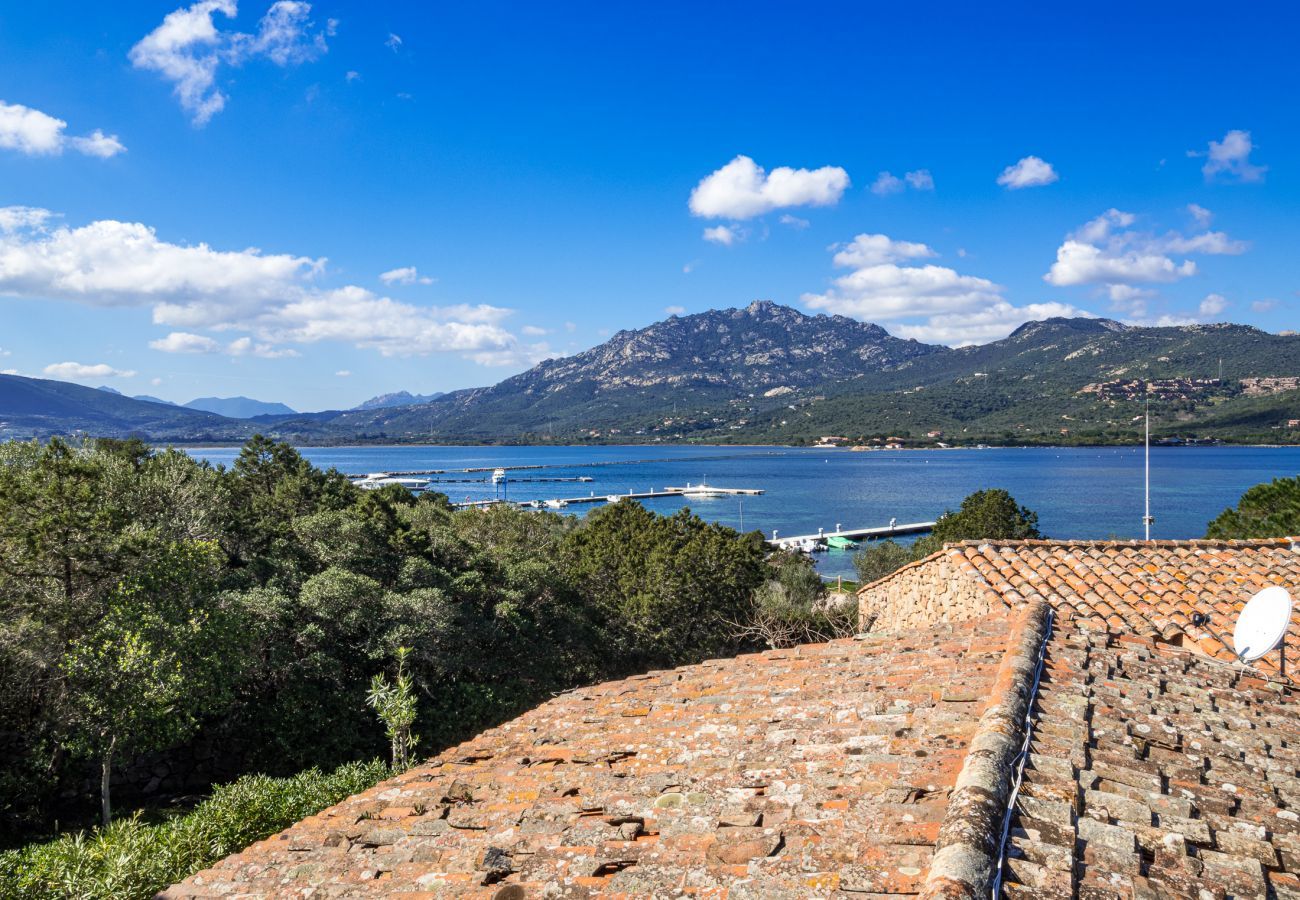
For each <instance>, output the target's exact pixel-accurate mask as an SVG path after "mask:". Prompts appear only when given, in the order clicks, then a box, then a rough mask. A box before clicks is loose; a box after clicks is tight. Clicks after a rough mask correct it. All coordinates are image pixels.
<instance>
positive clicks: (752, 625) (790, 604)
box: [735, 553, 858, 650]
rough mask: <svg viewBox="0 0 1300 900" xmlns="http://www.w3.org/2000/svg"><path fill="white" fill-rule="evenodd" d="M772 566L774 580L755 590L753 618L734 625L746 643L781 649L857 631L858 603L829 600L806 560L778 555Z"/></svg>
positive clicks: (771, 575) (751, 611) (751, 607)
mask: <svg viewBox="0 0 1300 900" xmlns="http://www.w3.org/2000/svg"><path fill="white" fill-rule="evenodd" d="M769 565H770V573H769V577H768V579H767V580H766V581H764V582H763V583H762V584H761V585H759V587H758V589H757V590H756V591H754V594H753V597H752V598H751V600H750V609H749V611H748V614H747V615H746V617H745V619H743V620H742V621H740V622H737V623H735V625H736V632H737V634H738V635H740V636H741V637H742V638H745V639H756V640H758V641H761V642H762V644H763V645H764V646H765V647H768V648H770V649H773V650H776V649H781V648H784V647H793V646H795V645H796V644H806V643H811V642H814V641H829V640H833V639H834V638H839V637H848V636H850V635H852V634H853V633H854V631H856V630H857V618H858V610H857V603H856V602H855V601H854V600H853V599H852V598H850V599H848V600H844V599H843V598H842V597H840V598H838V599H836V600H832V599H831V598H830V597H828V595H827V593H826V586H825V585H824V584H823V583H822V580H821V576H820V575H818V574H817V570H816V569H814V568H813V566H812V563H811V562H810V561H809V560H808V559H807V557H805V556H802V555H800V554H791V553H780V554H775V555H774V556H773V558H772V559H771V560H769Z"/></svg>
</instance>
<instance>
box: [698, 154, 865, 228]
mask: <svg viewBox="0 0 1300 900" xmlns="http://www.w3.org/2000/svg"><path fill="white" fill-rule="evenodd" d="M848 186H849V173H848V172H845V171H844V170H843V169H841V168H840V167H839V166H822V167H821V168H820V169H792V168H790V167H789V166H780V167H778V168H775V169H773V170H772V171H771V172H767V171H764V169H763V167H762V166H760V165H758V163H756V162H754V161H753V160H752V159H750V158H749V157H748V156H737V157H736V158H735V159H733V160H732V161H731V162H729V163H727V164H726V165H725V166H723V167H722V168H721V169H718V170H717V171H716V172H713V173H712V174H710V175H708V176H706V177H705V178H703V179H701V181H700V183H699V184H697V185H696V186H695V190H693V191H691V199H690V209H691V212H692V213H693V214H694V215H697V216H702V217H704V218H709V219H752V218H754V217H755V216H761V215H764V214H765V213H769V212H772V211H773V210H776V209H784V208H787V207H794V206H833V205H835V204H836V203H838V202H839V200H840V197H841V196H842V195H843V194H844V191H845V190H846V189H847V188H848Z"/></svg>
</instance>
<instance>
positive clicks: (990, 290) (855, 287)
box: [802, 234, 1086, 346]
mask: <svg viewBox="0 0 1300 900" xmlns="http://www.w3.org/2000/svg"><path fill="white" fill-rule="evenodd" d="M831 249H832V250H833V251H834V254H835V255H834V257H833V260H832V261H833V263H834V265H835V266H837V267H839V268H842V269H849V270H851V271H849V272H848V273H846V274H844V275H841V276H839V277H837V278H835V279H834V281H833V282H832V285H831V289H830V290H828V291H827V292H825V293H823V294H805V295H804V296H803V298H802V299H803V302H804V303H805V304H806V305H807V306H809V307H810V308H812V309H818V310H825V311H827V312H832V313H837V314H839V315H845V316H850V317H852V318H855V319H860V320H862V321H868V322H883V323H887V324H888V327H889V329H890V330H891V331H892V332H894V333H895V334H898V335H901V336H903V337H911V338H916V339H917V340H924V341H939V342H942V343H947V344H953V345H958V346H960V345H964V344H973V343H982V342H985V341H990V340H996V339H997V338H1000V337H1005V336H1006V335H1007V334H1009V333H1010V332H1011V331H1012V330H1014V329H1015V328H1016V327H1017V326H1018V325H1021V324H1023V323H1024V322H1027V321H1029V320H1031V319H1037V318H1044V317H1047V316H1069V315H1086V313H1084V312H1083V311H1081V310H1079V309H1076V308H1075V307H1073V306H1070V305H1068V304H1063V303H1046V304H1031V305H1029V306H1023V307H1017V306H1013V305H1012V304H1011V303H1010V302H1009V301H1007V299H1006V298H1005V297H1004V296H1003V288H1002V286H1001V285H998V284H995V283H994V282H992V281H990V280H988V279H986V278H980V277H978V276H974V275H963V274H961V273H959V272H957V271H956V270H954V269H951V268H948V267H947V266H940V265H935V264H933V263H926V262H922V261H923V260H926V259H930V258H932V257H935V256H937V255H938V254H936V253H935V251H934V250H933V249H932V248H930V247H929V246H927V245H926V244H922V243H918V242H913V241H898V240H894V239H892V238H890V237H888V236H887V235H883V234H860V235H858V236H857V237H856V238H854V239H853V240H852V241H850V242H849V243H847V244H840V245H836V246H833V247H832V248H831Z"/></svg>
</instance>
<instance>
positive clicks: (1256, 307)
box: [1250, 300, 1277, 313]
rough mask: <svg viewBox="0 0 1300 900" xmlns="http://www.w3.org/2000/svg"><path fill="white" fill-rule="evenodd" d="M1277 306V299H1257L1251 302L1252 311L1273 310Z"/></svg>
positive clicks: (1264, 311) (1263, 311)
mask: <svg viewBox="0 0 1300 900" xmlns="http://www.w3.org/2000/svg"><path fill="white" fill-rule="evenodd" d="M1276 307H1277V301H1276V300H1256V301H1254V302H1253V303H1251V304H1250V311H1251V312H1257V313H1266V312H1271V311H1272V310H1273V309H1275V308H1276Z"/></svg>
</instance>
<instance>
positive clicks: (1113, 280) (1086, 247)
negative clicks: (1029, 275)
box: [1043, 240, 1196, 287]
mask: <svg viewBox="0 0 1300 900" xmlns="http://www.w3.org/2000/svg"><path fill="white" fill-rule="evenodd" d="M1195 274H1196V263H1194V262H1192V261H1191V260H1190V259H1189V260H1184V261H1183V262H1181V263H1175V262H1174V261H1173V260H1172V259H1170V258H1169V257H1167V256H1164V255H1162V254H1159V253H1143V252H1140V251H1137V250H1130V251H1125V252H1122V253H1113V252H1108V251H1106V250H1103V249H1102V248H1100V247H1096V246H1094V245H1092V244H1086V243H1083V242H1082V241H1075V240H1067V241H1066V242H1065V243H1063V244H1061V246H1060V247H1058V248H1057V250H1056V262H1054V263H1052V268H1051V269H1050V270H1049V271H1048V273H1047V274H1046V275H1044V276H1043V280H1045V281H1046V282H1047V283H1048V284H1053V285H1056V286H1057V287H1069V286H1071V285H1079V284H1133V283H1134V282H1138V283H1142V282H1170V281H1177V280H1178V279H1180V278H1186V277H1187V276H1189V275H1195Z"/></svg>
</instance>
